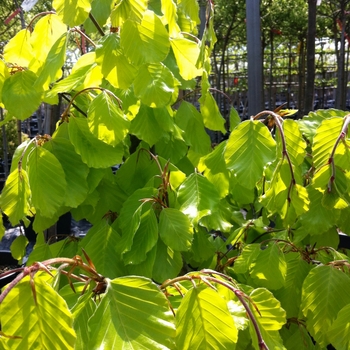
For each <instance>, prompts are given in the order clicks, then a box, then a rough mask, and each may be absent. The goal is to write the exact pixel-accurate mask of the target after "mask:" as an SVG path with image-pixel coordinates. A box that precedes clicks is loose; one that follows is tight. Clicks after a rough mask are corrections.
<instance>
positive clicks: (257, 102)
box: [246, 0, 264, 115]
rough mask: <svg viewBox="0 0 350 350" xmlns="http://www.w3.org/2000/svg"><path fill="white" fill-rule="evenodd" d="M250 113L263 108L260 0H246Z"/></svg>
mask: <svg viewBox="0 0 350 350" xmlns="http://www.w3.org/2000/svg"><path fill="white" fill-rule="evenodd" d="M246 17H247V49H248V103H249V114H250V115H255V114H257V113H259V112H260V111H261V110H262V109H263V91H264V89H263V60H262V49H261V33H260V30H261V29H260V0H246Z"/></svg>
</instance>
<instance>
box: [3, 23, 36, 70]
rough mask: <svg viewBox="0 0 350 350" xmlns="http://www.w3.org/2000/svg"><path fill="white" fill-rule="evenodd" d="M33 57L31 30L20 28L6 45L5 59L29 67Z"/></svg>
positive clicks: (15, 64) (13, 63)
mask: <svg viewBox="0 0 350 350" xmlns="http://www.w3.org/2000/svg"><path fill="white" fill-rule="evenodd" d="M33 57H34V56H33V49H32V46H31V44H30V31H29V30H27V29H22V30H20V31H19V32H18V33H17V34H16V35H15V36H14V37H13V38H12V39H11V40H9V42H8V43H7V44H6V45H5V47H4V59H5V61H6V62H8V63H10V64H12V65H14V66H19V67H28V66H29V63H30V61H31V60H32V59H33Z"/></svg>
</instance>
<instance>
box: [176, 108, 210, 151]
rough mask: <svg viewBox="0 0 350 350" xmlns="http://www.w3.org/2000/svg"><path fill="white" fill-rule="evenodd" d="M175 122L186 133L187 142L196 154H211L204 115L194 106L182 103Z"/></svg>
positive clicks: (184, 135)
mask: <svg viewBox="0 0 350 350" xmlns="http://www.w3.org/2000/svg"><path fill="white" fill-rule="evenodd" d="M175 122H176V124H177V125H178V126H179V127H180V128H181V129H182V130H183V131H184V134H183V137H184V139H185V141H186V142H187V144H188V145H189V146H191V147H192V149H193V150H194V151H195V152H196V153H198V154H200V155H206V154H208V153H209V152H210V150H211V141H210V137H209V135H208V134H207V132H206V131H205V128H204V123H203V118H202V115H201V114H200V113H199V112H198V111H197V109H196V107H195V106H193V104H191V103H189V102H182V103H181V105H180V107H179V109H178V110H177V112H176V115H175Z"/></svg>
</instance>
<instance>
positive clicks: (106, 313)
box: [88, 277, 175, 350]
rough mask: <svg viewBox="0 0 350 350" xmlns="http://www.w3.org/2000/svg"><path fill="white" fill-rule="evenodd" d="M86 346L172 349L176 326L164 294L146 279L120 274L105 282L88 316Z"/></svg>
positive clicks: (95, 347) (94, 347) (93, 347)
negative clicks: (104, 287)
mask: <svg viewBox="0 0 350 350" xmlns="http://www.w3.org/2000/svg"><path fill="white" fill-rule="evenodd" d="M89 326H90V329H91V330H92V332H91V338H90V343H89V347H88V348H89V349H97V348H99V347H100V346H101V344H103V345H104V346H105V348H106V349H127V348H128V349H140V350H141V349H144V350H151V349H173V348H174V338H175V326H174V324H173V316H172V314H171V312H170V310H169V304H168V301H167V299H166V297H165V296H164V294H163V293H162V292H161V291H160V290H159V289H158V287H157V286H156V285H155V284H154V283H152V282H151V281H150V280H149V279H146V278H141V277H120V278H116V279H114V280H112V281H109V282H108V287H107V291H106V294H105V296H104V297H103V299H102V301H101V303H100V304H99V305H98V307H97V310H96V312H95V314H94V315H93V316H92V317H91V318H90V320H89Z"/></svg>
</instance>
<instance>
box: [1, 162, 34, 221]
mask: <svg viewBox="0 0 350 350" xmlns="http://www.w3.org/2000/svg"><path fill="white" fill-rule="evenodd" d="M29 198H30V189H29V180H28V174H27V173H26V171H25V170H23V169H21V170H18V168H16V169H15V170H14V171H12V172H11V173H10V175H9V176H8V178H7V180H6V184H5V187H4V189H3V191H2V193H1V209H2V211H3V212H4V213H5V214H6V215H7V216H8V217H9V219H10V221H11V223H12V225H13V226H15V225H17V224H18V223H19V221H20V220H21V219H22V218H23V217H25V216H26V215H27V214H28V213H29V209H30V204H29Z"/></svg>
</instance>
